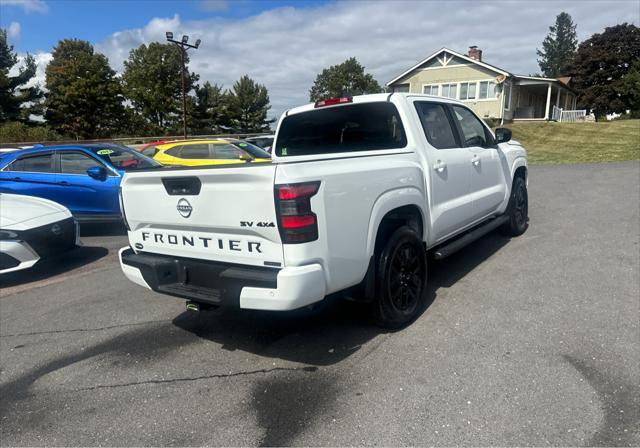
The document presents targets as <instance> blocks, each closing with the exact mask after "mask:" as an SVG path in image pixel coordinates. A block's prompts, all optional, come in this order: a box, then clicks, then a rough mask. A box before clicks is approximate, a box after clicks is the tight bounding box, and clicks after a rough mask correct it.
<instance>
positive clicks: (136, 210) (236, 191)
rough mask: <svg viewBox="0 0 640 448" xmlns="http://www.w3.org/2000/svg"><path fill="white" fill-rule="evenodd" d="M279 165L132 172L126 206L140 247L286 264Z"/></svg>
mask: <svg viewBox="0 0 640 448" xmlns="http://www.w3.org/2000/svg"><path fill="white" fill-rule="evenodd" d="M275 171H276V165H274V164H255V165H238V166H231V167H220V168H218V167H216V168H203V169H196V170H193V169H184V170H182V169H178V170H156V171H145V172H130V173H127V174H126V175H125V177H124V179H123V181H122V184H121V188H122V206H123V210H124V214H125V218H126V221H127V223H128V225H129V229H130V230H129V241H130V243H131V247H133V248H134V250H136V251H138V252H139V251H143V252H151V253H156V254H166V255H171V256H174V257H186V258H197V259H202V260H212V261H223V262H228V263H238V264H245V265H254V266H273V267H280V266H282V262H283V251H282V244H281V240H280V235H279V233H278V228H277V224H276V222H277V220H276V211H275V203H274V190H273V188H274V187H273V185H274V178H275Z"/></svg>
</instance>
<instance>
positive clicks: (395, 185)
mask: <svg viewBox="0 0 640 448" xmlns="http://www.w3.org/2000/svg"><path fill="white" fill-rule="evenodd" d="M315 180H320V181H321V182H322V183H321V186H320V190H319V191H318V194H317V195H316V196H314V197H313V198H312V199H311V205H312V209H313V211H314V213H316V215H317V216H318V229H319V235H318V239H317V240H316V241H313V242H311V243H305V244H299V245H297V244H287V245H284V249H283V250H284V259H285V263H286V265H287V266H299V265H303V264H306V263H309V262H317V263H319V264H321V265H322V266H323V268H324V272H325V275H326V278H327V287H328V291H327V293H332V292H336V291H339V290H341V289H344V288H346V287H349V286H352V285H354V284H355V283H357V281H358V280H362V279H363V278H364V276H365V273H366V270H367V267H368V264H369V258H370V253H369V247H368V246H369V241H368V239H369V238H368V236H369V232H370V225H371V221H372V211H373V210H374V204H375V203H376V201H378V200H379V199H380V198H381V197H382V196H383V195H384V194H385V193H388V192H391V191H394V190H395V191H398V192H401V193H400V194H403V193H402V192H405V193H406V192H409V191H413V192H414V193H419V194H421V195H422V196H423V197H424V192H423V191H422V187H417V186H422V185H424V178H423V172H422V169H421V168H420V166H419V165H418V164H417V163H416V162H415V154H414V153H413V152H412V151H411V150H409V149H406V150H404V151H403V153H399V152H398V151H393V153H389V154H385V153H382V152H380V153H379V154H377V155H375V156H367V157H352V158H341V159H333V160H316V161H314V162H313V163H291V164H289V163H282V164H278V168H277V171H276V179H275V181H276V184H283V183H290V182H306V181H315Z"/></svg>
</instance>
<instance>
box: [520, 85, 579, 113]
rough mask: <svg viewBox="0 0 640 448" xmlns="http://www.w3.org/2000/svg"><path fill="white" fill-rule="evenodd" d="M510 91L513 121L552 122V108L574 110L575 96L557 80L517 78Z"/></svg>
mask: <svg viewBox="0 0 640 448" xmlns="http://www.w3.org/2000/svg"><path fill="white" fill-rule="evenodd" d="M512 89H513V93H512V95H513V96H514V97H515V101H514V107H513V111H512V116H511V119H512V120H514V121H527V120H529V121H545V120H553V119H554V118H555V117H554V114H553V112H554V106H555V107H556V108H557V109H558V110H559V109H571V110H573V109H575V108H576V101H577V97H576V94H575V93H574V92H573V91H572V90H570V89H569V88H568V87H566V86H565V85H563V84H562V83H561V82H559V81H557V80H550V79H546V78H536V77H524V76H523V77H518V79H517V80H516V82H515V84H514V85H513V86H512Z"/></svg>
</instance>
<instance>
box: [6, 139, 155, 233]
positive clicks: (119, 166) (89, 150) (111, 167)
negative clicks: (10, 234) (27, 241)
mask: <svg viewBox="0 0 640 448" xmlns="http://www.w3.org/2000/svg"><path fill="white" fill-rule="evenodd" d="M161 167H162V165H161V164H160V163H158V162H156V161H155V160H153V159H150V158H149V157H146V156H144V155H142V154H140V153H139V152H137V151H134V150H132V149H130V148H127V147H125V146H122V145H116V144H113V143H100V144H90V145H60V146H39V147H33V148H27V149H20V150H15V151H10V152H0V192H2V193H15V194H26V195H29V196H38V197H41V198H46V199H50V200H52V201H55V202H57V203H59V204H62V205H64V206H65V207H67V208H68V209H69V210H70V211H71V213H72V214H73V215H74V217H75V218H76V219H78V220H79V221H101V222H102V221H119V220H121V219H122V218H121V216H120V206H119V201H118V187H119V186H120V181H121V179H122V176H123V175H124V173H125V172H126V171H129V170H137V169H149V168H161Z"/></svg>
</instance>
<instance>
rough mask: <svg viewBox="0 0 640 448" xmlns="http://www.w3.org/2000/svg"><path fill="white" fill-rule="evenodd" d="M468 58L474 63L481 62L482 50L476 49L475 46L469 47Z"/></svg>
mask: <svg viewBox="0 0 640 448" xmlns="http://www.w3.org/2000/svg"><path fill="white" fill-rule="evenodd" d="M468 56H469V57H470V58H471V59H475V60H476V61H480V62H482V50H481V49H479V48H478V47H476V46H475V45H473V46H471V47H469V53H468Z"/></svg>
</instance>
